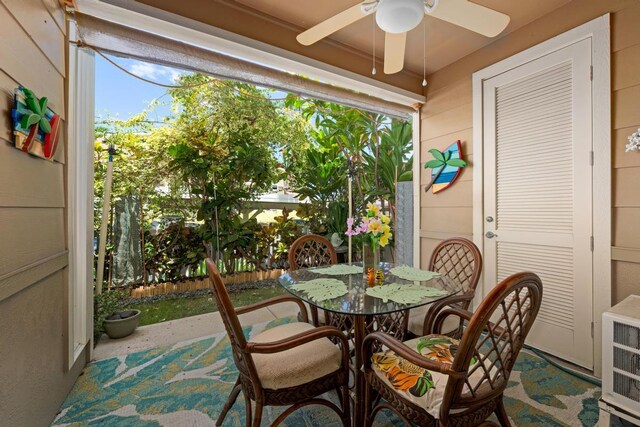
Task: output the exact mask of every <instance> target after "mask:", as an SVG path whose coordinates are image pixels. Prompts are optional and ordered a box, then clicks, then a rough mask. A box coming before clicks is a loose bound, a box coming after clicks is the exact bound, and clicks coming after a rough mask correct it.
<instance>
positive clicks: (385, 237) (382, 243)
mask: <svg viewBox="0 0 640 427" xmlns="http://www.w3.org/2000/svg"><path fill="white" fill-rule="evenodd" d="M389 236H390V233H389V234H383V235H382V236H381V237H380V246H387V244H389Z"/></svg>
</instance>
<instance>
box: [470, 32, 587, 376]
mask: <svg viewBox="0 0 640 427" xmlns="http://www.w3.org/2000/svg"><path fill="white" fill-rule="evenodd" d="M590 66H591V45H590V40H584V41H581V42H579V43H576V44H574V45H571V46H568V47H566V48H563V49H561V50H559V51H556V52H554V53H552V54H549V55H547V56H544V57H542V58H539V59H536V60H534V61H532V62H529V63H527V64H525V65H522V66H520V67H517V68H515V69H512V70H510V71H507V72H505V73H503V74H500V75H498V76H496V77H493V78H491V79H489V80H486V81H485V82H484V85H483V114H484V116H483V117H484V119H483V120H484V153H485V154H484V162H485V163H484V215H485V223H484V224H485V227H484V231H485V238H484V252H485V254H484V255H485V262H486V267H485V286H484V289H485V291H486V292H488V290H490V289H491V288H492V287H493V286H495V284H496V283H498V282H499V281H501V280H502V279H504V278H506V277H508V276H509V275H511V274H513V273H516V272H519V271H532V272H534V273H536V274H538V275H539V276H540V278H541V279H542V282H543V286H544V291H543V300H542V307H541V309H540V313H539V314H538V318H537V320H536V322H535V324H534V327H533V329H532V331H531V333H530V335H529V338H528V339H527V343H528V344H530V345H532V346H534V347H536V348H539V349H541V350H544V351H547V352H549V353H551V354H554V355H557V356H559V357H561V358H563V359H566V360H569V361H572V362H574V363H577V364H579V365H582V366H585V367H587V368H591V367H592V366H593V338H592V331H591V321H592V314H591V313H592V252H591V236H592V232H591V230H592V199H591V197H592V196H591V195H592V176H591V150H592V139H591V129H592V126H591V80H590ZM486 233H489V234H486Z"/></svg>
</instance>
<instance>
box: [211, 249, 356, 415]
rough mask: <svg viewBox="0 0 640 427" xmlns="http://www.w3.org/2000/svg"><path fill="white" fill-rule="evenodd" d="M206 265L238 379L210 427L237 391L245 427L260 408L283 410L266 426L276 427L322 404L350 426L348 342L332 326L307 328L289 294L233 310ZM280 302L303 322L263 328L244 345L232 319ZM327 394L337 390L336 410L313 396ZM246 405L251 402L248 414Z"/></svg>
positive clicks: (218, 279) (215, 272)
mask: <svg viewBox="0 0 640 427" xmlns="http://www.w3.org/2000/svg"><path fill="white" fill-rule="evenodd" d="M206 264H207V270H209V280H210V282H211V286H212V287H213V294H214V296H215V301H216V304H217V306H218V310H219V311H220V316H221V317H222V321H223V323H224V326H225V329H226V331H227V334H228V335H229V341H231V350H232V354H233V359H234V362H235V365H236V367H237V369H238V380H237V381H236V383H235V385H234V387H233V389H232V391H231V394H230V395H229V398H228V400H227V402H226V403H225V405H224V407H223V409H222V412H221V413H220V416H219V418H218V420H217V422H216V425H217V426H221V425H222V423H223V421H224V418H225V417H226V415H227V412H229V409H231V407H232V406H233V405H234V403H235V401H236V399H237V398H238V394H240V392H241V391H242V393H243V395H244V400H245V408H246V419H247V426H254V427H258V426H260V423H261V421H262V413H263V409H264V407H265V406H289V408H287V409H286V410H285V411H284V412H282V414H280V415H279V416H278V417H277V418H276V419H275V421H274V422H273V423H272V424H271V425H272V426H277V425H278V424H280V423H281V422H282V421H283V420H284V419H285V418H286V417H287V416H289V414H291V413H292V412H293V411H295V410H297V409H299V408H301V407H303V406H306V405H323V406H326V407H328V408H329V409H331V410H333V411H334V412H336V413H337V414H338V415H339V416H340V419H341V420H342V423H343V425H344V426H350V424H351V415H350V409H349V404H350V403H349V344H348V342H347V339H346V338H345V336H344V334H343V333H342V332H341V331H340V330H339V329H337V328H334V327H330V326H323V327H319V328H315V327H313V326H312V325H310V324H309V323H308V322H307V320H308V319H307V311H306V308H305V306H304V304H303V303H302V301H300V300H299V299H298V298H295V297H293V296H284V295H283V296H279V297H274V298H271V299H269V300H266V301H262V302H259V303H256V304H252V305H249V306H245V307H240V308H237V309H236V308H234V307H233V304H232V302H231V299H230V298H229V294H228V292H227V288H226V287H225V285H224V283H223V282H222V278H221V277H220V272H219V271H218V268H217V267H216V265H215V263H214V262H213V261H212V260H211V259H207V260H206ZM282 302H293V303H295V304H298V306H299V307H300V312H301V313H302V320H303V321H302V322H295V323H287V324H284V325H280V326H276V327H273V328H269V329H266V330H265V331H263V332H261V333H260V334H258V335H256V336H254V337H253V338H252V339H251V340H250V341H247V339H246V338H245V336H244V333H243V331H242V326H241V325H240V321H239V320H238V315H240V314H244V313H248V312H250V311H253V310H257V309H259V308H264V307H267V306H269V305H272V304H277V303H282ZM330 339H331V340H333V341H334V342H336V343H338V345H336V344H334V343H333V342H332V341H331V340H330ZM329 391H337V392H338V397H339V399H340V402H341V403H340V404H341V408H338V406H337V405H335V404H334V403H333V402H331V401H329V400H326V399H320V398H319V396H320V395H322V394H323V393H326V392H329ZM252 402H254V403H255V413H253V414H252Z"/></svg>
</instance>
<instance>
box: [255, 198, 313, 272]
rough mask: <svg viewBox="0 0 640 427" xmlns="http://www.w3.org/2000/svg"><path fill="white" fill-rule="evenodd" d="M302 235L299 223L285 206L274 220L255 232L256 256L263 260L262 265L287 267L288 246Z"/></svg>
mask: <svg viewBox="0 0 640 427" xmlns="http://www.w3.org/2000/svg"><path fill="white" fill-rule="evenodd" d="M301 235H302V232H301V229H300V225H299V224H297V223H296V222H295V221H294V220H293V219H292V218H291V217H290V216H289V211H288V210H287V209H286V208H285V209H283V210H282V215H278V216H276V217H275V218H274V222H271V223H268V224H264V225H262V227H261V229H260V230H259V231H258V232H257V234H256V243H257V256H256V257H257V258H258V259H263V260H264V267H266V268H267V269H270V268H287V267H288V265H287V262H288V254H289V247H290V246H291V245H292V244H293V242H294V241H295V240H296V239H297V238H298V237H300V236H301Z"/></svg>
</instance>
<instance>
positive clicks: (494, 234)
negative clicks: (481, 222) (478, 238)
mask: <svg viewBox="0 0 640 427" xmlns="http://www.w3.org/2000/svg"><path fill="white" fill-rule="evenodd" d="M485 237H486V238H487V239H493V238H494V237H498V235H497V234H496V233H494V232H493V231H487V232H486V234H485Z"/></svg>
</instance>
